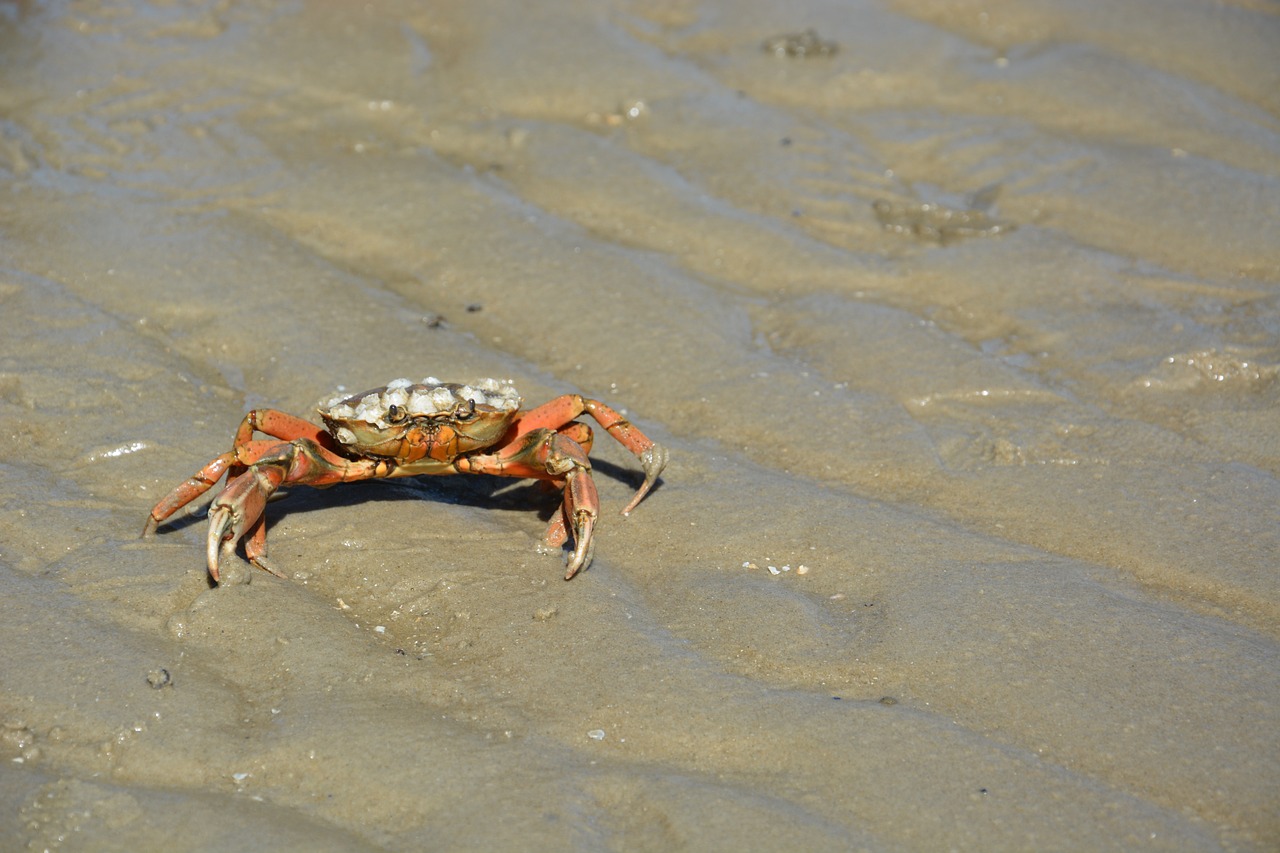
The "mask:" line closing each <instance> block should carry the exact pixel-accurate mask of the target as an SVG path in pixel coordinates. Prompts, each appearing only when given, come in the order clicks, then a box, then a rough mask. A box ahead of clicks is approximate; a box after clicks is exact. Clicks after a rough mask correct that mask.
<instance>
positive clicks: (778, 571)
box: [769, 566, 782, 575]
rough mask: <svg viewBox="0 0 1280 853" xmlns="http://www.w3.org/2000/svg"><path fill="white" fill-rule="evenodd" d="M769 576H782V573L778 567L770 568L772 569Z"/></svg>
mask: <svg viewBox="0 0 1280 853" xmlns="http://www.w3.org/2000/svg"><path fill="white" fill-rule="evenodd" d="M769 574H771V575H780V574H782V572H781V571H780V570H779V569H778V567H777V566H770V567H769Z"/></svg>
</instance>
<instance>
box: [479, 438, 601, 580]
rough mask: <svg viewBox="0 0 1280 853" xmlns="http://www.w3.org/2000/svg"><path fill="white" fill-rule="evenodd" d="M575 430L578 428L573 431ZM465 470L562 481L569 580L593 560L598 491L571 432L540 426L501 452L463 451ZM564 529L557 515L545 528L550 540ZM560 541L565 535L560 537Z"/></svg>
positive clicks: (566, 577) (582, 452)
mask: <svg viewBox="0 0 1280 853" xmlns="http://www.w3.org/2000/svg"><path fill="white" fill-rule="evenodd" d="M575 432H576V431H575ZM454 468H455V469H456V470H457V471H459V472H460V473H464V474H496V475H498V476H499V477H533V478H537V479H540V480H549V481H552V482H557V483H559V482H563V483H564V504H563V509H562V511H563V513H564V519H566V520H567V523H566V521H561V525H562V526H563V527H564V528H567V527H568V526H569V525H572V527H573V543H574V549H573V553H572V554H571V555H569V559H568V562H567V563H566V566H565V575H564V579H565V580H569V579H570V578H572V577H573V576H574V575H576V574H577V573H578V572H579V571H580V570H581V569H582V568H584V567H585V566H586V565H587V564H588V563H590V562H591V556H592V553H593V551H594V543H593V542H592V538H591V533H592V531H593V530H594V529H595V523H596V518H597V517H599V515H600V497H599V495H598V494H597V492H596V484H595V480H593V479H592V478H591V461H590V460H589V459H587V454H586V452H584V451H583V449H582V446H581V445H579V444H578V443H577V442H576V441H574V440H573V439H572V438H570V437H569V436H567V435H564V434H562V433H559V432H556V431H555V430H553V429H550V428H540V429H535V430H532V431H529V432H526V433H525V434H524V435H522V436H520V437H519V438H517V439H516V440H515V441H514V442H512V443H511V444H508V445H507V446H506V447H503V448H501V449H500V450H499V451H498V452H497V453H490V454H477V455H474V456H464V457H461V458H459V459H458V460H456V461H455V462H454ZM561 529H562V527H561V526H558V525H556V523H555V522H554V521H553V522H552V525H551V527H550V528H549V529H548V531H547V538H548V544H551V543H552V537H553V535H554V534H556V533H557V532H558V531H560V530H561ZM560 541H561V542H563V541H564V540H563V539H561V540H560Z"/></svg>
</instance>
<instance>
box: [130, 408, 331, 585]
mask: <svg viewBox="0 0 1280 853" xmlns="http://www.w3.org/2000/svg"><path fill="white" fill-rule="evenodd" d="M255 431H257V432H261V433H264V434H266V435H269V436H271V437H272V438H278V439H281V440H283V441H293V440H294V439H296V438H306V439H310V440H311V441H314V442H315V443H316V444H318V445H320V446H321V447H323V448H325V449H327V450H337V448H336V447H335V446H334V444H333V437H332V436H331V435H329V434H328V433H327V432H325V431H324V430H323V429H321V428H320V427H318V426H316V425H315V424H313V423H311V422H310V421H305V420H303V419H302V418H299V417H296V416H294V415H291V414H289V413H288V412H281V411H277V410H276V409H254V410H252V411H251V412H249V414H247V415H245V416H244V420H242V421H240V426H239V427H238V428H237V429H236V437H235V441H234V442H233V443H232V446H231V450H230V451H228V452H227V453H224V454H222V455H221V456H219V457H217V458H216V459H214V460H213V461H211V462H210V463H209V464H208V465H205V466H204V467H203V468H201V469H200V470H199V471H197V472H196V473H194V474H192V475H191V476H190V477H188V478H187V479H186V480H184V481H183V482H181V483H179V484H178V486H177V487H176V488H174V490H173V491H171V492H169V494H167V495H165V496H164V497H163V498H161V499H160V500H159V502H157V503H156V505H155V506H154V507H152V508H151V515H150V516H148V517H147V523H146V526H145V527H143V528H142V535H143V536H144V537H145V536H150V535H151V534H152V533H155V532H156V528H157V527H159V526H160V525H161V524H163V523H164V521H165V519H167V518H169V517H170V516H171V515H173V514H174V513H175V512H177V511H178V510H180V509H182V508H183V507H184V506H186V505H187V504H189V503H191V502H192V501H193V500H195V499H196V498H198V497H200V496H201V495H203V494H204V493H205V492H207V491H209V489H211V488H213V487H214V486H215V485H217V483H218V481H219V480H221V479H222V476H223V475H224V474H226V475H227V481H228V483H230V481H231V480H232V479H233V478H235V477H238V476H239V475H240V474H242V473H244V470H245V468H246V467H247V466H248V465H251V464H252V463H253V460H251V459H249V460H247V459H245V458H243V455H242V452H241V451H242V448H244V446H245V445H247V444H249V443H250V442H251V441H252V439H253V433H254V432H255ZM215 579H216V578H215Z"/></svg>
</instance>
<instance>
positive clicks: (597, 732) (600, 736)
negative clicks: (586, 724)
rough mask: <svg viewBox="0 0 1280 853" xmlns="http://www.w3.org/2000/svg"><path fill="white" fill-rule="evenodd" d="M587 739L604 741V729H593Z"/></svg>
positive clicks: (588, 733)
mask: <svg viewBox="0 0 1280 853" xmlns="http://www.w3.org/2000/svg"><path fill="white" fill-rule="evenodd" d="M587 737H589V738H591V739H592V740H604V729H592V730H591V731H589V732H587Z"/></svg>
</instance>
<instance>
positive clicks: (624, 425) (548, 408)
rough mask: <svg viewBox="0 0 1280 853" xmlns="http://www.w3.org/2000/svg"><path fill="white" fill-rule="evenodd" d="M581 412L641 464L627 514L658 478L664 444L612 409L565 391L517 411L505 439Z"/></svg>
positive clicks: (552, 426)
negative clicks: (640, 475) (640, 476)
mask: <svg viewBox="0 0 1280 853" xmlns="http://www.w3.org/2000/svg"><path fill="white" fill-rule="evenodd" d="M583 414H587V415H590V416H591V417H592V418H594V419H595V421H596V423H598V424H600V426H602V427H604V428H605V430H606V431H607V432H608V433H609V435H611V436H613V437H614V438H615V439H616V440H617V441H618V443H619V444H621V445H622V446H623V447H625V448H627V449H628V450H630V451H631V452H632V453H634V454H635V455H636V458H637V459H639V460H640V465H641V466H642V467H643V468H644V482H643V483H642V484H641V485H640V489H639V490H638V491H637V492H636V493H635V496H634V497H633V498H631V502H630V503H629V504H627V505H626V507H624V508H623V510H622V514H623V515H629V514H630V513H631V510H633V509H635V508H636V505H637V504H639V503H640V501H641V500H643V499H644V496H645V495H646V494H648V493H649V490H650V489H652V488H653V484H654V483H656V482H657V481H658V475H659V474H661V473H662V469H663V468H665V467H666V466H667V458H668V454H667V449H666V448H665V447H663V446H662V445H661V444H658V443H657V442H655V441H653V440H652V439H650V438H649V437H648V436H646V435H645V434H644V433H642V432H641V431H640V430H639V429H638V428H636V426H635V425H634V424H632V423H631V421H629V420H627V419H626V418H624V417H623V416H622V415H621V414H619V413H618V412H617V411H615V410H614V409H612V408H610V407H609V406H607V405H605V404H604V403H602V402H600V401H599V400H593V399H591V398H589V397H583V396H582V395H581V394H565V395H563V396H560V397H556V398H555V399H554V400H551V401H549V402H547V403H543V404H542V405H541V406H538V407H537V408H534V409H530V410H529V411H527V412H525V413H524V414H523V415H521V416H520V419H519V420H518V421H516V423H515V425H514V426H513V427H512V433H511V434H510V435H509V439H516V438H519V437H520V436H522V435H525V434H527V433H529V432H532V431H534V430H537V429H543V428H546V429H556V430H558V429H561V428H562V427H564V426H565V425H566V424H568V423H569V422H570V421H572V420H573V419H574V418H577V417H579V416H581V415H583Z"/></svg>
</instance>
